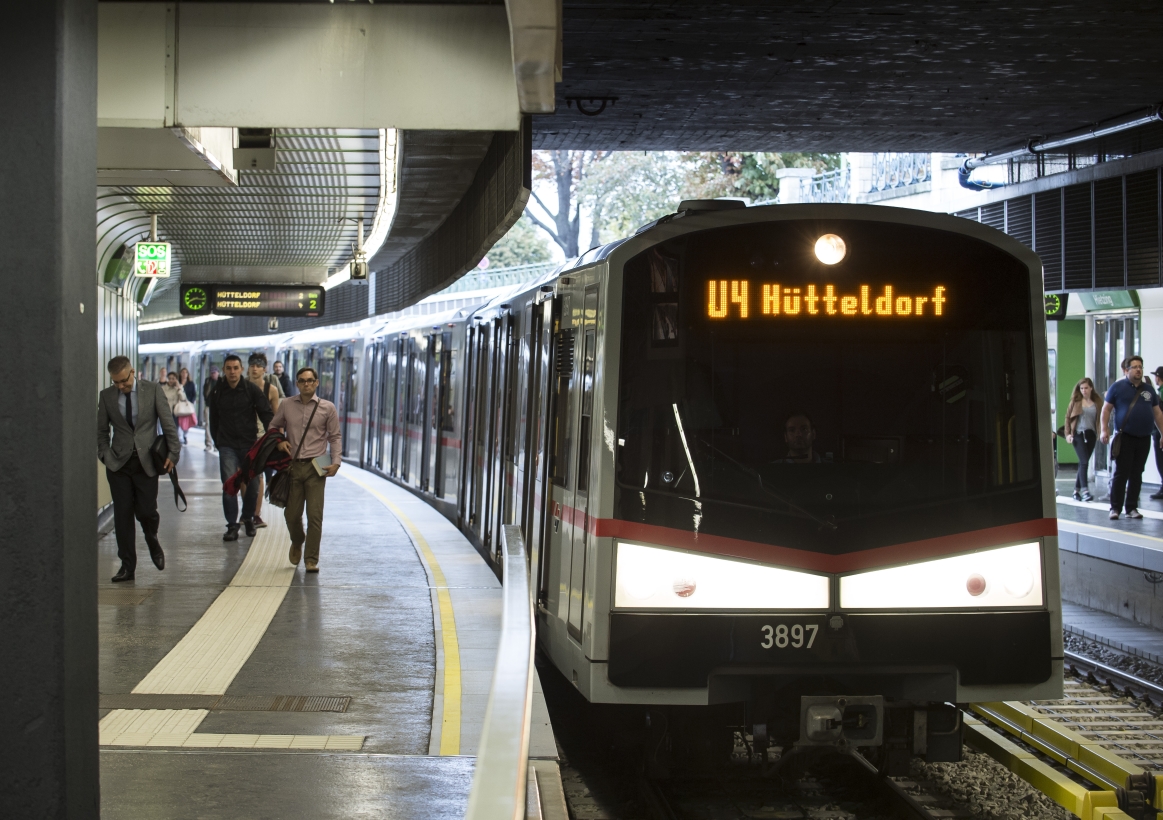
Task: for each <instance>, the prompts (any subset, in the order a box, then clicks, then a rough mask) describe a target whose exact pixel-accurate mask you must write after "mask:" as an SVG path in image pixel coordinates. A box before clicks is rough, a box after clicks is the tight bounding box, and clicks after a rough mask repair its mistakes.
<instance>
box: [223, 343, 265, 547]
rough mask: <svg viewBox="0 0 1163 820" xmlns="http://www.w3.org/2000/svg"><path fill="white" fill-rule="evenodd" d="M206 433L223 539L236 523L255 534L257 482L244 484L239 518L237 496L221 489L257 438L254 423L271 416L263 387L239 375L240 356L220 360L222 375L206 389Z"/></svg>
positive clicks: (234, 533)
mask: <svg viewBox="0 0 1163 820" xmlns="http://www.w3.org/2000/svg"><path fill="white" fill-rule="evenodd" d="M207 404H208V406H209V408H210V435H211V436H212V437H213V438H214V444H215V446H217V448H218V469H219V472H220V474H221V476H222V483H223V485H224V486H223V491H222V512H223V513H224V514H225V516H226V534H225V535H223V536H222V540H223V541H237V540H238V530H239V527H240V526H243V527H245V528H246V534H247V535H248V536H251V537H253V536H254V534H255V526H254V508H255V504H256V502H257V501H258V490H259V482H257V481H251V482H250V483H249V484H247V485H246V491H245V493H243V497H242V518H241V524H240V520H239V510H238V497H237V496H236V495H234V494H233V493H230V494H228V493H227V492H226V490H225V484H226V479H228V478H230V476H232V475H234V473H235V472H237V470H238V468H239V467H240V466H241V465H242V461H243V459H245V458H246V453H247V451H248V450H250V448H251V446H252V445H253V444H254V443H255V442H256V441H258V426H259V422H262V425H263V427H264V428H265V427H267V426H269V425H270V423H271V419H272V418H273V417H274V413H273V412H272V411H271V405H270V402H269V401H267V397H266V396H265V395H263V390H262V389H261V388H260V387H258V386H257V385H256V384H254V383H253V382H251V381H250V380H249V379H246V378H244V377H243V374H242V359H240V358H239V357H238V356H235V355H234V354H231V355H229V356H227V357H226V360H225V361H224V362H223V363H222V376H221V378H219V379H218V381H217V383H216V384H215V386H214V388H213V389H212V390H211V391H210V398H209V401H208V402H207Z"/></svg>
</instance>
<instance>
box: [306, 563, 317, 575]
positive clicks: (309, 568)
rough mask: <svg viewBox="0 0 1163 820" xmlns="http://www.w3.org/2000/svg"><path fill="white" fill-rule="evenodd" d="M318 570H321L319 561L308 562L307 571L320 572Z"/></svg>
mask: <svg viewBox="0 0 1163 820" xmlns="http://www.w3.org/2000/svg"><path fill="white" fill-rule="evenodd" d="M318 571H319V565H318V564H317V563H315V562H314V561H308V562H307V572H318Z"/></svg>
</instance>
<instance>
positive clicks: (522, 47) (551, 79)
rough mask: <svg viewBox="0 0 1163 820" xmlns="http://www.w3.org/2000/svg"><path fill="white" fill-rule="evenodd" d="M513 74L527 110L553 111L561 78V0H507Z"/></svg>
mask: <svg viewBox="0 0 1163 820" xmlns="http://www.w3.org/2000/svg"><path fill="white" fill-rule="evenodd" d="M505 9H506V11H507V12H508V14H509V32H510V37H511V39H512V43H513V75H514V76H515V77H516V79H517V97H518V99H519V100H520V101H521V112H522V113H524V114H552V113H553V109H554V100H555V93H556V84H557V83H558V82H560V81H561V3H560V0H505Z"/></svg>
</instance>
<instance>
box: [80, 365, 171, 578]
mask: <svg viewBox="0 0 1163 820" xmlns="http://www.w3.org/2000/svg"><path fill="white" fill-rule="evenodd" d="M109 376H110V377H111V378H112V379H113V386H112V387H106V388H105V389H104V390H102V391H101V395H100V398H99V399H98V402H97V458H98V459H100V460H101V463H102V464H104V465H105V476H106V477H107V478H108V479H109V490H110V492H111V493H112V495H113V528H114V531H115V532H116V533H117V557H118V558H120V559H121V569H120V570H118V572H117V574H116V575H114V576H113V582H114V583H117V582H120V581H132V580H133V574H134V572H135V571H136V570H137V544H136V534H135V533H134V528H133V519H134V517H136V518H137V520H138V521H140V522H141V530H142V532H143V533H145V541H146V543H147V544H149V555H150V558H152V559H153V563H154V565H155V566H156V567H157V568H158V569H165V568H166V556H165V553H163V552H162V545H161V544H160V543H158V540H157V528H158V524H159V523H160V521H161V518H160V516H158V512H157V478H158V476H157V469H156V468H155V467H154V464H153V457H152V456H151V455H150V452H149V448H150V446H151V445H152V444H153V440H154V439H155V438H157V426H158V422H159V421H160V422H161V425H162V431H163V432H164V433H165V437H166V444H167V445H169V458H167V459H166V461H165V470H166V472H169V471H170V470H172V469H174V465H175V464H177V462H178V455H179V453H181V450H182V443H181V441H180V440H179V439H178V430H177V427H175V426H174V416H173V414H172V413H171V412H170V405H169V402H168V401H167V400H166V395H165V393H163V392H162V388H161V385H159V384H154V383H153V382H147V381H142V380H139V379H136V378H134V376H135V374H134V371H133V368H132V367H131V366H130V361H129V359H128V358H126V357H125V356H115V357H113V358H112V359H110V360H109ZM110 427H112V428H113V436H112V440H110V435H109V428H110Z"/></svg>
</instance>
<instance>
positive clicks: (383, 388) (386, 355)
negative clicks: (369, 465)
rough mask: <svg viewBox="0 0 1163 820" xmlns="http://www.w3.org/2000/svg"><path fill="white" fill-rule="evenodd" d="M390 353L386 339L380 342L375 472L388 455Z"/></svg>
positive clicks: (391, 398)
mask: <svg viewBox="0 0 1163 820" xmlns="http://www.w3.org/2000/svg"><path fill="white" fill-rule="evenodd" d="M391 362H392V353H391V345H390V344H389V343H388V341H387V340H386V339H384V340H381V341H380V357H379V371H380V374H379V380H380V382H379V383H380V398H379V402H380V412H379V414H378V415H377V416H376V428H375V429H376V460H375V462H374V464H375V467H376V469H377V470H383V469H384V458H385V456H386V455H387V454H388V452H389V450H388V447H389V444H390V436H391V426H390V425H391V423H392V405H393V404H394V403H395V392H394V391H393V390H392V381H391V379H392V367H391Z"/></svg>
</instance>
